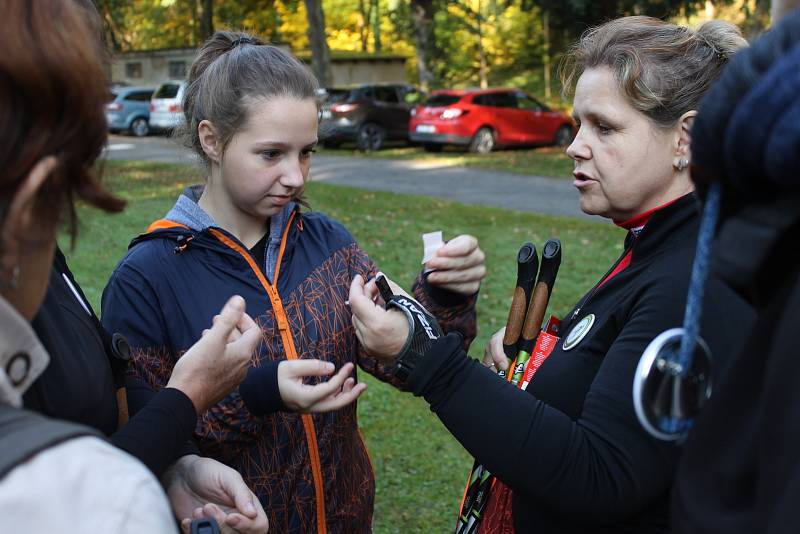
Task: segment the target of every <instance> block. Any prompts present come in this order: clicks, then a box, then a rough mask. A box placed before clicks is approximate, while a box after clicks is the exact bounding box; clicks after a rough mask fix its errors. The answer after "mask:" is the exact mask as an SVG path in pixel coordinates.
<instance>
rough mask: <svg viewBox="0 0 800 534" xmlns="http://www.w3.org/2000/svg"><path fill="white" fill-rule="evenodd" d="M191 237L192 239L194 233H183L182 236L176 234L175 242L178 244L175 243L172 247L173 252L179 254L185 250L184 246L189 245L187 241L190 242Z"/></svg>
mask: <svg viewBox="0 0 800 534" xmlns="http://www.w3.org/2000/svg"><path fill="white" fill-rule="evenodd" d="M192 239H194V235H190V236H183V235H182V236H178V239H177V243H178V244H177V245H175V248H174V249H173V251H174V252H175V254H180V253H181V252H183V251H184V250H186V247H188V246H189V243H191V242H192Z"/></svg>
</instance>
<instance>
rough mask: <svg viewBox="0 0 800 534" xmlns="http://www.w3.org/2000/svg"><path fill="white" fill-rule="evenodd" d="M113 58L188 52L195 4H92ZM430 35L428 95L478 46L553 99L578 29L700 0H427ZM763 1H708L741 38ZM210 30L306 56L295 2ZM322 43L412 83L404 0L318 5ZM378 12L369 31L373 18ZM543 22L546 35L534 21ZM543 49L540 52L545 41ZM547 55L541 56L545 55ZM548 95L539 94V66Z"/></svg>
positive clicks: (258, 6)
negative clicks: (257, 38)
mask: <svg viewBox="0 0 800 534" xmlns="http://www.w3.org/2000/svg"><path fill="white" fill-rule="evenodd" d="M95 2H96V3H97V5H98V8H99V10H100V12H101V14H102V16H103V18H104V20H105V22H106V27H107V34H108V37H109V38H108V41H109V43H110V44H111V46H112V47H114V48H115V49H117V50H136V49H154V48H164V47H182V46H196V45H197V44H198V43H199V42H200V40H201V39H200V28H199V24H200V23H199V17H200V10H201V6H200V4H201V3H202V0H138V1H137V2H128V1H125V0H95ZM430 4H431V5H432V8H433V22H434V24H433V29H432V32H431V37H430V39H431V42H430V43H428V46H427V50H428V54H429V57H428V64H429V65H428V67H429V69H430V71H431V72H432V73H433V76H434V81H433V83H432V88H453V87H470V86H478V85H480V83H481V73H480V60H479V45H481V46H480V47H481V48H482V49H483V51H484V54H485V58H486V65H487V76H486V82H487V83H488V85H490V86H511V87H519V88H522V89H525V90H527V91H528V92H530V93H532V94H533V95H535V96H537V97H538V98H543V96H544V95H545V94H546V93H549V94H551V95H552V96H551V98H550V99H549V100H548V103H549V104H551V105H556V106H560V107H564V103H563V102H561V101H560V97H559V93H560V87H559V83H558V79H557V75H556V70H557V66H558V63H559V60H560V58H561V56H562V55H563V53H564V51H565V50H567V49H568V47H569V46H570V45H571V44H572V43H573V42H574V41H575V39H577V38H578V36H579V35H580V34H581V32H583V31H584V30H585V29H586V28H588V27H590V26H593V25H596V24H599V23H601V22H603V21H605V20H608V19H611V18H614V17H619V16H623V15H633V14H641V15H651V16H656V17H660V18H676V17H677V18H679V19H680V20H682V21H684V20H689V19H692V17H693V14H695V13H697V12H699V11H701V10H703V9H704V7H705V2H704V1H702V0H614V1H603V2H598V1H594V0H430ZM767 4H768V1H767V0H715V1H714V2H713V5H714V6H715V7H716V9H717V12H718V14H719V15H722V16H727V17H728V18H733V19H736V21H737V22H738V23H740V24H741V25H742V26H743V28H744V29H745V30H746V32H748V33H752V32H757V31H760V30H761V29H763V28H764V27H765V26H766V20H767ZM213 5H214V25H215V27H217V28H231V29H246V30H249V31H252V32H254V33H257V34H261V35H263V36H265V37H266V38H267V39H268V40H270V41H272V42H283V43H288V44H289V45H290V46H291V47H292V49H293V50H294V51H295V52H296V53H303V52H305V51H307V50H308V37H307V34H306V26H307V22H306V15H305V6H304V2H300V1H299V0H215V1H214V2H213ZM322 6H323V9H324V12H325V18H326V25H327V27H326V35H327V41H328V44H329V46H330V48H331V50H332V51H333V53H334V55H335V52H336V51H348V52H365V51H366V52H376V51H377V50H376V48H377V45H378V39H377V38H376V36H378V35H379V36H380V45H381V46H380V50H379V51H380V52H383V53H395V54H402V55H405V56H407V57H409V67H410V69H411V70H410V72H409V75H410V76H409V78H410V80H413V81H417V77H416V73H415V70H416V68H417V62H416V61H417V59H416V56H415V53H414V50H415V46H414V45H415V41H414V27H413V22H412V17H411V7H410V3H409V1H408V0H322ZM376 12H377V15H378V16H377V23H375V22H376V21H375V20H372V19H373V18H374V15H375V13H376ZM545 15H547V17H548V20H549V31H548V32H546V31H545V26H544V24H543V20H544V17H545ZM548 41H549V49H548V48H547V47H546V46H545V43H546V42H548ZM548 50H549V52H548ZM548 63H549V65H550V68H549V71H550V72H549V77H550V79H551V81H550V88H549V91H546V88H545V78H546V76H545V65H546V64H548Z"/></svg>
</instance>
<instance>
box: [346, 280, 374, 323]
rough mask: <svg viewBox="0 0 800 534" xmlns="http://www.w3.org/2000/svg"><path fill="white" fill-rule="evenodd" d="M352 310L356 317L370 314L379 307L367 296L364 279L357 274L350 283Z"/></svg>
mask: <svg viewBox="0 0 800 534" xmlns="http://www.w3.org/2000/svg"><path fill="white" fill-rule="evenodd" d="M349 300H350V310H351V311H352V312H353V315H355V316H356V317H359V318H362V317H367V316H369V314H370V313H372V312H374V310H375V308H376V307H377V306H376V305H375V303H374V302H372V300H371V299H370V298H369V297H368V296H367V294H366V292H365V290H364V279H363V278H361V275H360V274H357V275H356V277H355V278H353V281H352V282H351V283H350V295H349Z"/></svg>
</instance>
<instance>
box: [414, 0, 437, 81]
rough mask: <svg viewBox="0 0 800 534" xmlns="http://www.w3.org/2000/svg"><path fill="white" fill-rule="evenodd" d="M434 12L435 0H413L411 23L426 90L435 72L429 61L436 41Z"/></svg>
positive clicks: (420, 73)
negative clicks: (431, 68)
mask: <svg viewBox="0 0 800 534" xmlns="http://www.w3.org/2000/svg"><path fill="white" fill-rule="evenodd" d="M433 14H434V8H433V0H411V23H412V27H413V29H414V49H415V50H416V53H417V71H418V72H419V85H420V87H421V88H422V90H423V91H425V92H427V91H429V90H430V87H431V82H433V73H432V72H431V70H430V64H429V63H428V62H429V60H430V52H431V51H432V50H433V43H434V36H433Z"/></svg>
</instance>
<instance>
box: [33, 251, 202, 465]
mask: <svg viewBox="0 0 800 534" xmlns="http://www.w3.org/2000/svg"><path fill="white" fill-rule="evenodd" d="M65 277H66V279H65ZM67 279H68V280H69V282H67ZM69 284H71V285H72V287H74V288H75V292H73V291H72V289H71V288H70V285H69ZM76 293H77V294H76ZM79 299H80V300H79ZM81 302H82V303H81ZM84 306H85V307H84ZM32 325H33V328H34V330H35V331H36V334H37V336H39V339H40V340H41V342H42V344H43V345H44V347H45V349H47V352H48V354H49V355H50V364H49V365H48V366H47V369H45V371H44V373H42V375H41V376H40V377H39V378H38V379H37V381H36V382H34V384H33V385H32V386H31V388H30V389H29V390H28V392H27V393H26V394H25V397H24V401H25V406H26V407H27V408H30V409H33V410H36V411H38V412H40V413H43V414H45V415H48V416H50V417H55V418H58V419H64V420H66V421H73V422H76V423H82V424H84V425H88V426H90V427H93V428H96V429H98V430H99V431H101V432H103V434H105V435H107V436H110V439H111V442H112V443H113V444H114V445H115V446H117V447H119V448H121V449H123V450H124V451H126V452H128V453H130V454H131V455H133V456H135V457H136V458H138V459H139V460H141V461H142V462H143V463H144V464H145V465H146V466H147V467H148V468H149V469H150V470H151V471H152V472H153V473H154V474H155V475H156V476H157V477H160V476H161V474H162V473H163V472H164V470H165V469H166V468H167V467H169V465H170V464H172V463H173V462H174V461H175V460H177V459H178V458H179V457H180V456H181V455H183V454H187V453H192V452H196V451H197V448H196V447H194V446H192V445H191V443H190V442H189V440H190V438H191V436H192V432H193V431H194V426H195V422H196V419H197V416H196V414H195V409H194V405H193V404H192V402H191V401H190V400H189V398H188V397H187V396H186V395H184V394H183V393H182V392H180V391H178V390H177V389H173V388H165V389H162V390H161V391H159V392H158V393H156V392H155V391H153V389H152V388H150V386H149V385H147V384H146V383H145V382H144V381H142V380H139V379H136V378H134V377H127V378H126V379H125V381H126V389H127V392H128V402H129V409H130V411H131V412H132V413H134V414H135V415H133V416H132V418H131V419H130V421H129V422H128V424H126V425H125V426H123V427H122V428H121V429H119V430H118V429H117V399H116V387H115V383H114V378H113V375H112V367H111V360H110V359H109V356H108V355H107V353H106V348H105V345H104V340H103V333H102V332H101V330H100V325H99V322H98V321H97V318H96V317H95V316H94V312H93V310H92V308H91V305H90V304H89V301H88V300H87V299H86V297H85V296H84V294H83V292H82V291H81V288H80V286H79V285H78V284H77V282H76V281H75V279H74V278H73V276H72V273H71V272H70V270H69V268H68V267H67V262H66V260H65V258H64V255H63V254H62V253H61V251H60V250H56V255H55V258H54V261H53V267H52V269H51V272H50V283H49V285H48V288H47V294H46V296H45V300H44V302H43V303H42V306H41V308H40V309H39V312H38V313H37V315H36V317H35V318H34V320H33V322H32Z"/></svg>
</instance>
